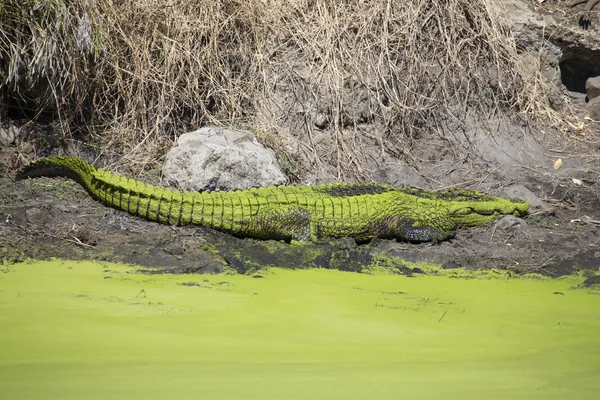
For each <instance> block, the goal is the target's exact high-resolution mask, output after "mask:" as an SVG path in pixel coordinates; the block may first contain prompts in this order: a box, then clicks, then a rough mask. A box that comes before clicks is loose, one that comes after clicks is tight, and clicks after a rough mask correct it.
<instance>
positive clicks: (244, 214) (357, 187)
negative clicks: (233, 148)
mask: <svg viewBox="0 0 600 400" xmlns="http://www.w3.org/2000/svg"><path fill="white" fill-rule="evenodd" d="M38 176H66V177H68V178H71V179H74V180H75V181H77V182H79V183H80V184H81V185H82V186H83V187H84V188H85V189H86V190H87V191H88V192H89V193H90V194H91V195H92V196H93V197H95V198H96V199H98V200H100V201H102V202H103V203H104V204H106V205H108V206H110V207H114V208H116V209H118V210H123V211H127V212H129V213H130V214H133V215H138V216H140V217H143V218H146V219H148V220H151V221H157V222H161V223H165V224H174V225H188V224H193V225H200V226H204V227H207V228H211V229H217V230H220V231H223V232H228V233H231V234H234V235H236V236H241V237H252V238H258V239H277V240H288V241H289V240H294V241H307V240H313V241H316V240H318V239H320V238H324V237H333V238H337V237H346V236H348V237H353V238H354V239H356V240H357V241H361V242H362V241H367V240H370V239H372V238H374V237H376V236H378V237H381V238H390V239H391V238H395V239H399V240H406V241H412V242H423V241H435V242H437V241H440V240H445V239H448V238H451V237H452V236H453V235H454V231H455V229H456V228H457V227H459V226H475V225H481V224H485V223H488V222H490V221H493V220H494V219H495V218H496V217H497V216H498V215H500V214H512V215H516V216H522V215H524V214H525V213H526V212H527V209H528V208H529V204H527V203H526V202H525V201H522V200H518V199H513V200H507V199H502V198H499V197H492V196H487V195H485V194H482V193H480V192H477V191H474V190H463V189H457V188H454V189H450V190H448V191H446V192H432V191H425V190H421V189H416V188H412V187H409V186H405V187H402V188H399V189H398V188H394V187H392V186H388V185H364V184H330V185H314V186H302V185H297V186H271V187H263V188H254V189H249V190H235V191H229V192H181V191H175V190H171V189H165V188H160V187H156V186H152V185H147V184H144V183H141V182H138V181H135V180H133V179H127V178H125V177H122V176H119V175H114V174H111V173H110V172H107V171H104V170H102V169H95V168H94V167H93V166H91V165H90V164H88V163H86V162H85V161H82V160H80V159H78V158H74V157H49V158H45V159H42V160H40V161H37V162H35V163H33V164H31V165H29V166H28V167H26V168H25V169H24V170H23V171H22V172H21V173H20V174H19V177H18V179H24V178H28V177H29V178H34V177H38Z"/></svg>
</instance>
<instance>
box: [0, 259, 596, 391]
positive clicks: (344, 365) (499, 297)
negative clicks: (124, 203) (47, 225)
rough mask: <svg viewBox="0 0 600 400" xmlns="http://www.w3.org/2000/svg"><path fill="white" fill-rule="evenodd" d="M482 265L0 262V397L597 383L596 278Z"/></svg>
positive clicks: (576, 387)
mask: <svg viewBox="0 0 600 400" xmlns="http://www.w3.org/2000/svg"><path fill="white" fill-rule="evenodd" d="M492 276H493V274H489V273H488V274H486V275H482V276H480V277H473V276H471V278H470V279H465V278H456V277H448V276H425V275H423V276H416V277H406V276H394V275H365V274H356V273H348V272H340V271H329V270H296V271H289V270H282V269H271V270H268V271H261V273H260V275H255V276H248V275H148V274H141V273H138V272H137V271H136V269H135V268H133V267H130V266H125V265H116V264H108V263H92V262H71V261H52V262H27V263H19V264H13V265H8V266H7V265H5V266H0V355H1V356H0V398H2V399H61V400H67V399H102V400H105V399H127V400H134V399H144V400H151V399H169V398H172V399H188V398H189V399H200V398H204V399H242V398H243V399H378V400H382V399H461V400H462V399H502V400H505V399H528V400H531V399H561V400H563V399H598V398H599V397H598V396H600V394H599V393H600V295H598V292H594V291H592V290H590V289H582V288H577V286H578V285H579V284H580V283H581V282H582V281H583V279H582V278H579V277H568V278H561V279H556V280H549V279H534V278H528V279H522V278H518V279H516V278H506V276H504V275H502V274H498V277H497V278H493V277H492Z"/></svg>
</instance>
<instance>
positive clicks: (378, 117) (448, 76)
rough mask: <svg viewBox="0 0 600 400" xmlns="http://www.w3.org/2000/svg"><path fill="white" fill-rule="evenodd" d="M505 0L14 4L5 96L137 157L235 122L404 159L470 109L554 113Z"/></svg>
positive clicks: (360, 171) (310, 149)
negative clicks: (501, 4) (502, 8)
mask: <svg viewBox="0 0 600 400" xmlns="http://www.w3.org/2000/svg"><path fill="white" fill-rule="evenodd" d="M496 3H497V2H496V1H494V0H480V1H472V0H413V1H400V0H394V1H392V0H388V1H381V0H354V1H350V0H345V1H333V0H331V1H326V0H260V1H259V0H257V1H246V0H237V1H236V0H220V1H219V0H214V1H195V0H138V1H126V0H112V1H111V0H52V1H47V2H37V1H33V0H5V1H4V2H3V3H2V4H0V24H2V25H3V26H5V27H6V29H3V30H2V31H1V32H0V71H2V73H3V74H4V75H3V76H2V82H0V93H1V96H2V98H0V100H1V101H2V102H3V103H4V104H5V105H10V106H11V107H13V108H14V107H15V104H19V105H22V106H23V107H24V108H28V110H26V111H27V115H29V116H30V117H33V116H34V115H36V114H40V115H41V114H43V113H50V114H51V116H52V118H53V119H58V120H59V121H61V122H62V125H61V126H62V127H63V128H64V129H63V131H64V132H65V134H66V135H74V134H77V133H79V131H81V132H83V133H86V134H87V135H92V136H93V137H95V138H98V137H100V138H101V139H102V140H101V142H102V143H103V148H102V149H98V152H100V153H103V154H110V153H112V154H121V155H124V156H125V157H126V159H127V160H128V161H129V162H130V163H132V164H144V163H147V162H149V160H152V159H156V158H157V154H160V152H162V151H163V150H164V149H165V148H167V147H168V146H170V144H171V143H172V141H173V140H174V139H175V138H176V137H177V136H178V134H180V133H181V132H183V131H185V130H188V129H194V128H197V127H199V126H201V125H204V124H207V123H211V124H225V125H230V124H233V125H237V126H250V127H253V128H256V129H259V130H261V131H262V133H261V135H263V136H265V135H266V136H265V137H268V138H269V140H270V141H271V142H275V143H279V146H280V150H281V151H282V152H285V151H286V148H287V149H288V150H287V151H290V152H293V151H294V150H290V149H291V148H292V147H293V146H291V147H289V146H287V145H286V144H285V143H288V142H291V143H295V144H296V145H298V146H299V148H301V149H302V151H303V152H304V153H305V154H306V155H307V158H306V159H307V160H308V162H313V163H317V164H318V163H319V162H322V163H325V164H329V165H333V166H334V167H335V168H336V169H337V172H338V175H339V176H341V177H343V175H344V174H345V171H353V174H355V175H358V176H361V175H367V174H366V173H365V171H364V161H365V160H364V154H362V153H361V151H360V149H361V148H362V146H363V145H364V144H365V143H366V142H370V143H377V144H378V145H379V146H381V148H382V149H384V150H385V151H389V152H391V153H395V154H404V155H410V153H411V151H412V149H413V147H414V146H415V144H418V140H419V139H422V138H427V137H429V135H432V134H434V135H435V134H443V133H442V132H443V131H444V127H445V126H447V125H448V124H449V123H454V124H459V125H460V124H461V123H463V122H464V120H465V118H466V117H467V115H469V114H473V113H475V114H477V115H492V114H498V113H528V114H532V115H541V114H544V115H547V113H550V111H549V108H548V106H547V104H548V102H547V98H546V88H544V86H543V81H542V80H541V79H540V76H539V73H538V71H537V70H536V69H535V66H532V65H525V64H524V63H523V61H522V59H521V58H520V56H519V55H518V54H517V50H516V49H515V46H514V43H513V41H512V40H511V39H510V34H509V32H508V30H507V28H506V24H505V22H504V21H502V19H501V18H500V13H499V11H498V10H497V9H496V7H497V6H496ZM0 105H1V104H0ZM0 117H1V115H0ZM315 125H318V126H320V127H321V129H317V128H315ZM323 132H326V134H327V136H328V139H329V140H326V141H319V138H318V137H316V136H322V135H323ZM319 143H320V144H319Z"/></svg>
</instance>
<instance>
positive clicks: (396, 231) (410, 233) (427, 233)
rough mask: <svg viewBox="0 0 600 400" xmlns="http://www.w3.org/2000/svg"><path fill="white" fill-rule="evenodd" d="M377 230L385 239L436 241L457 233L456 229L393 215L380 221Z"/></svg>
mask: <svg viewBox="0 0 600 400" xmlns="http://www.w3.org/2000/svg"><path fill="white" fill-rule="evenodd" d="M448 223H450V224H451V222H448ZM375 231H376V232H377V236H378V237H380V238H383V239H397V240H401V241H408V242H434V243H436V242H441V241H443V240H447V239H450V238H453V237H454V235H455V233H456V231H455V230H454V229H448V230H441V229H438V228H434V227H432V226H429V225H427V224H426V223H423V222H420V223H419V222H416V221H415V220H414V219H412V218H407V217H391V218H388V219H386V220H383V221H379V222H377V229H376V230H375Z"/></svg>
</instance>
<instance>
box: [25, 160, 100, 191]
mask: <svg viewBox="0 0 600 400" xmlns="http://www.w3.org/2000/svg"><path fill="white" fill-rule="evenodd" d="M95 172H96V169H95V168H94V167H93V166H92V165H91V164H89V163H87V162H85V161H83V160H80V159H79V158H75V157H58V156H55V157H48V158H44V159H41V160H38V161H36V162H34V163H32V164H29V165H28V166H26V167H25V168H23V169H22V170H21V171H20V172H19V173H18V174H17V180H21V179H26V178H37V177H41V176H47V177H54V176H64V177H66V178H70V179H73V180H74V181H76V182H78V183H79V184H81V186H83V187H84V188H86V189H87V190H90V182H91V179H92V176H93V174H94V173H95Z"/></svg>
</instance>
